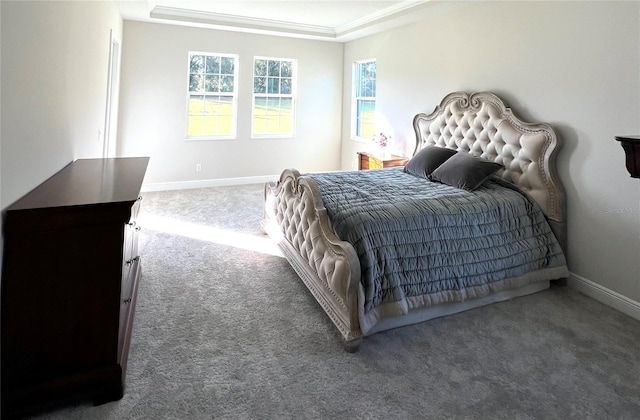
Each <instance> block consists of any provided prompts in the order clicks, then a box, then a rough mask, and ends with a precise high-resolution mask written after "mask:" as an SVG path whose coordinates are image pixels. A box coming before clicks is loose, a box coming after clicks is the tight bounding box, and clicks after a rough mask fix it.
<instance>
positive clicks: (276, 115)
mask: <svg viewBox="0 0 640 420" xmlns="http://www.w3.org/2000/svg"><path fill="white" fill-rule="evenodd" d="M295 87H296V61H295V60H290V59H284V58H265V57H256V58H255V59H254V60H253V118H252V121H253V122H252V129H251V133H252V137H254V138H256V137H257V138H259V137H291V136H293V132H294V126H295V119H294V110H295Z"/></svg>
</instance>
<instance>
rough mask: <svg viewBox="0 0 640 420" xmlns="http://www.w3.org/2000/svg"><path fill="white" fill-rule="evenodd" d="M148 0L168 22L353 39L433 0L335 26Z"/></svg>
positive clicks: (413, 0)
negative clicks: (233, 13)
mask: <svg viewBox="0 0 640 420" xmlns="http://www.w3.org/2000/svg"><path fill="white" fill-rule="evenodd" d="M148 1H149V8H150V12H149V17H150V18H152V19H154V20H160V21H165V22H166V23H173V24H180V25H187V26H196V27H206V28H212V29H219V30H228V31H237V32H249V33H259V34H268V35H280V36H288V37H296V38H310V39H319V40H325V41H338V42H344V41H350V40H352V39H356V38H358V37H362V36H366V35H370V34H372V33H375V32H378V31H380V30H382V29H387V28H389V27H391V26H397V25H394V22H395V20H397V22H396V23H397V24H402V23H406V22H407V17H408V16H409V15H410V14H412V13H413V12H416V11H417V10H419V9H420V8H421V6H423V5H424V4H425V3H428V2H430V1H431V0H407V1H403V2H401V3H398V4H396V5H393V6H390V7H387V8H385V9H382V10H380V11H378V12H375V13H372V14H369V15H367V16H363V17H361V18H359V19H356V20H354V21H352V22H349V23H347V24H344V25H338V26H336V27H330V26H318V25H308V24H301V23H293V22H285V21H280V20H271V19H260V18H254V17H248V16H237V15H229V14H224V13H215V12H206V11H198V10H192V9H185V8H180V7H167V6H158V5H156V3H155V0H148Z"/></svg>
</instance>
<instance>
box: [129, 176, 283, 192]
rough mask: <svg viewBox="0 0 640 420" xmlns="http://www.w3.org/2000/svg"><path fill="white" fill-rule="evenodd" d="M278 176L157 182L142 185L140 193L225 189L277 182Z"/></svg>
mask: <svg viewBox="0 0 640 420" xmlns="http://www.w3.org/2000/svg"><path fill="white" fill-rule="evenodd" d="M278 179H280V175H262V176H247V177H241V178H219V179H200V180H194V181H178V182H158V183H149V184H146V183H145V184H142V192H151V191H171V190H189V189H193V188H209V187H225V186H228V185H248V184H264V183H266V182H269V181H277V180H278Z"/></svg>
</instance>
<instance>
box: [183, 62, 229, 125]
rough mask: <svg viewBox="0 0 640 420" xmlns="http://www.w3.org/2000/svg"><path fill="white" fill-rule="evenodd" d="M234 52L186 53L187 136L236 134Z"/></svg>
mask: <svg viewBox="0 0 640 420" xmlns="http://www.w3.org/2000/svg"><path fill="white" fill-rule="evenodd" d="M237 61H238V57H237V56H236V55H227V54H209V53H194V52H190V53H189V111H188V121H187V137H188V138H235V135H236V110H237V88H236V79H237V67H238V66H237V64H236V63H237Z"/></svg>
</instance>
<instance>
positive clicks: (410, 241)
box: [307, 168, 566, 313]
mask: <svg viewBox="0 0 640 420" xmlns="http://www.w3.org/2000/svg"><path fill="white" fill-rule="evenodd" d="M402 169H403V168H388V169H383V170H377V171H357V172H332V173H315V174H307V175H308V176H310V177H312V178H313V179H314V180H315V181H316V182H317V184H318V186H319V188H320V191H321V194H322V200H323V202H324V205H325V207H326V208H327V211H328V214H329V217H330V219H331V221H332V224H333V227H334V229H335V232H336V234H337V235H338V236H339V237H340V238H341V239H343V240H346V241H348V242H350V243H351V244H352V245H353V246H354V248H355V250H356V252H357V254H358V256H359V258H360V263H361V270H362V271H361V273H362V278H361V282H362V285H363V288H364V295H365V296H364V297H365V302H364V312H365V313H367V312H369V311H371V310H373V309H374V308H376V307H378V306H379V305H382V304H386V303H391V302H398V301H404V300H406V299H407V298H409V299H410V298H411V297H416V296H425V295H426V296H428V295H431V294H433V295H436V294H437V295H439V296H440V297H441V298H440V299H439V301H447V300H452V299H453V298H448V297H447V296H457V298H456V299H458V300H463V299H461V298H460V296H462V297H463V298H464V297H465V296H468V297H478V296H479V294H483V293H484V294H487V293H489V292H488V291H489V290H491V287H490V285H491V284H492V283H496V284H497V283H501V284H503V286H504V284H505V283H504V280H505V279H511V278H527V279H528V280H527V281H535V276H534V277H527V276H526V274H527V273H530V272H534V271H536V270H541V269H546V268H553V267H560V268H564V270H566V262H565V258H564V255H563V253H562V250H561V248H560V245H559V244H558V242H557V240H556V238H555V236H554V235H553V234H552V232H551V229H550V227H549V225H548V223H547V222H546V220H545V216H544V214H543V213H542V211H541V210H540V208H539V207H538V205H537V204H536V203H535V202H534V201H533V200H531V199H530V198H529V197H528V196H527V195H526V194H524V193H522V192H521V191H520V190H519V189H517V187H515V186H513V185H512V184H510V183H508V182H505V181H503V180H501V179H498V178H495V179H492V180H490V181H488V182H486V183H485V185H483V186H482V187H480V188H479V189H478V190H476V191H474V192H468V191H464V190H460V189H457V188H453V187H449V186H447V185H444V184H439V183H434V182H430V181H428V180H426V179H422V178H418V177H415V176H413V175H410V174H407V173H405V172H403V170H402ZM564 270H560V271H558V272H564ZM523 276H524V277H523ZM531 279H533V280H531ZM506 284H507V285H508V284H509V283H506ZM513 284H514V285H516V283H513ZM487 285H489V287H488V286H487ZM517 285H522V282H520V283H518V284H517ZM513 287H515V286H513ZM469 289H473V290H475V291H476V292H475V293H473V294H469V295H467V294H466V292H465V291H466V290H469ZM478 290H485V291H486V292H481V293H478V292H477V291H478ZM442 296H445V298H442Z"/></svg>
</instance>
